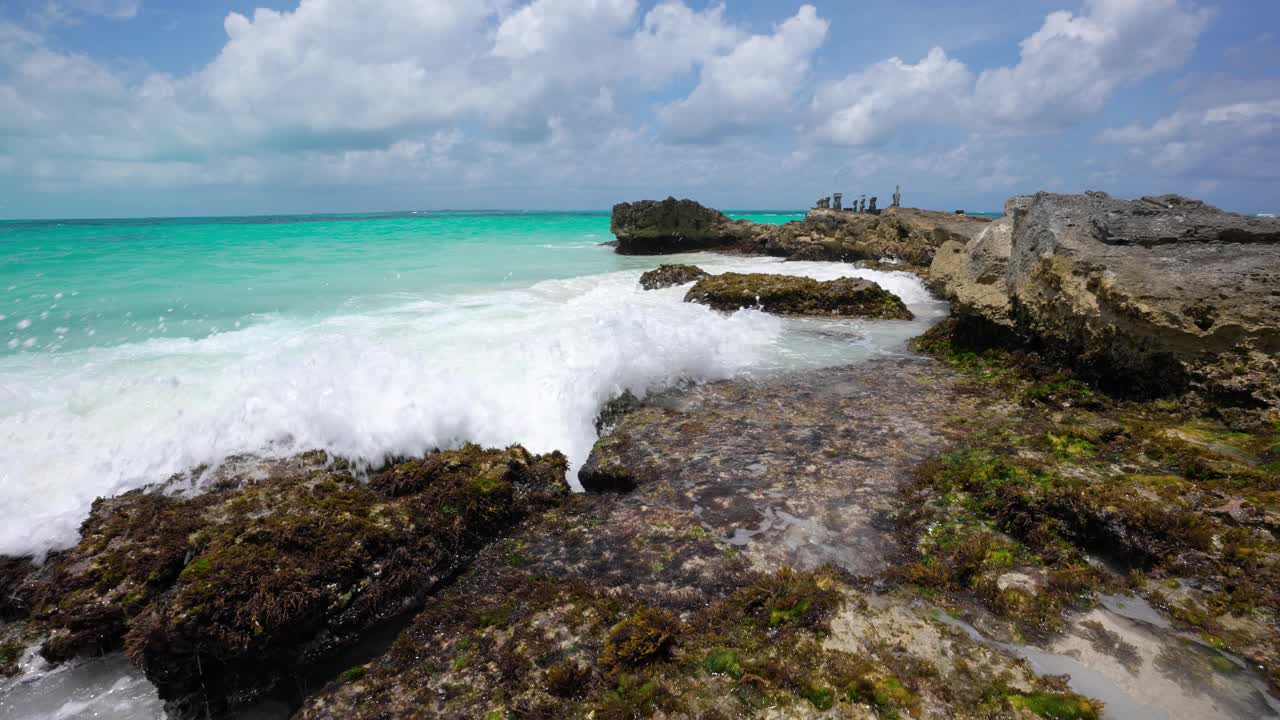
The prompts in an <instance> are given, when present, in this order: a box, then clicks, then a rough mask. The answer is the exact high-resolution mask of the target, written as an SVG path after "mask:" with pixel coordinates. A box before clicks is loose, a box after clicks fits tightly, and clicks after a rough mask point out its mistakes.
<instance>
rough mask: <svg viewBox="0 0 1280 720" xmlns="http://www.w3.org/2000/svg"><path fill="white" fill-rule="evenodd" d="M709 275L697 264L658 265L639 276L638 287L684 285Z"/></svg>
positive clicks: (658, 287)
mask: <svg viewBox="0 0 1280 720" xmlns="http://www.w3.org/2000/svg"><path fill="white" fill-rule="evenodd" d="M708 275H710V273H708V272H707V271H706V270H703V269H702V268H700V267H698V266H697V265H659V266H658V268H657V269H656V270H650V271H649V272H646V273H644V274H643V275H641V276H640V287H642V288H644V289H645V290H661V289H662V288H668V287H672V286H674V285H684V284H685V283H691V282H694V281H695V280H699V279H701V278H704V277H707V276H708Z"/></svg>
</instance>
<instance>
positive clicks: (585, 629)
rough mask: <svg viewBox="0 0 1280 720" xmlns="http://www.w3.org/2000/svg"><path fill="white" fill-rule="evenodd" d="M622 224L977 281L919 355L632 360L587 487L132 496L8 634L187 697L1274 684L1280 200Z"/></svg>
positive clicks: (732, 699)
mask: <svg viewBox="0 0 1280 720" xmlns="http://www.w3.org/2000/svg"><path fill="white" fill-rule="evenodd" d="M613 229H614V232H615V234H616V235H617V237H618V246H617V249H618V251H619V252H622V253H638V254H660V253H665V252H672V251H678V252H683V251H687V250H692V249H699V250H715V251H725V252H751V253H758V254H769V255H778V256H784V257H787V258H789V259H797V260H840V261H846V262H848V261H864V262H865V261H870V262H873V263H880V262H882V261H883V262H892V263H893V265H892V267H894V268H895V269H902V270H906V271H910V272H916V273H918V274H920V275H921V276H923V277H925V278H927V279H928V280H929V282H930V283H931V284H932V285H933V286H934V287H935V288H936V289H937V291H938V292H939V293H940V294H943V295H944V296H946V297H948V298H949V299H950V300H951V301H952V303H953V318H952V319H951V320H948V321H946V322H944V323H943V324H942V325H939V326H938V327H936V328H935V329H934V330H932V331H931V332H930V333H928V334H927V335H926V336H924V337H922V338H919V339H917V340H916V341H915V342H914V351H915V352H913V353H910V354H905V355H903V356H900V357H892V358H885V359H881V360H877V361H874V362H868V363H864V364H861V365H858V366H854V367H845V368H830V369H825V370H818V371H807V372H799V373H792V374H791V375H788V376H786V377H781V378H773V379H770V380H767V381H766V380H755V381H750V380H735V381H726V382H720V383H712V384H707V385H700V386H694V387H687V388H677V389H673V390H670V391H668V392H665V393H662V394H659V395H656V396H652V397H648V398H644V399H636V398H630V397H629V398H625V399H623V400H622V401H620V402H617V403H615V404H614V405H613V406H612V407H611V408H609V409H608V410H609V412H608V413H607V416H605V415H602V418H601V421H600V422H599V423H598V427H599V428H601V437H600V440H599V441H598V442H597V443H596V446H595V448H594V449H593V451H592V453H591V456H590V458H589V459H588V461H587V462H586V463H585V465H584V466H583V467H582V468H581V469H580V470H579V473H578V478H579V480H580V481H581V483H582V486H583V488H584V489H585V490H586V492H585V493H582V494H571V493H569V492H568V484H567V482H566V477H565V473H566V467H567V464H566V462H565V459H564V458H563V456H561V455H559V454H558V453H552V454H549V455H544V456H534V455H531V454H529V453H528V452H526V451H525V450H524V449H523V448H520V447H518V446H517V447H512V448H507V449H482V448H479V447H475V446H467V447H464V448H461V449H458V450H448V451H439V452H436V453H432V454H430V455H427V456H425V457H421V458H402V459H397V460H395V461H394V462H392V463H390V464H388V466H387V467H385V468H382V469H379V470H377V471H374V472H372V473H369V474H368V476H367V477H363V476H362V475H361V474H360V473H359V472H357V471H356V469H355V468H352V467H349V466H348V465H347V464H346V463H345V462H343V461H342V460H341V459H335V458H331V457H328V456H326V455H324V454H323V453H308V454H304V455H300V456H296V457H293V458H288V459H285V460H270V461H268V460H262V459H257V458H247V457H246V458H238V459H235V460H234V461H232V462H228V463H227V464H226V465H224V466H223V467H221V468H218V469H216V470H215V471H212V472H208V471H206V470H204V469H194V470H193V471H192V473H191V475H190V476H183V477H178V478H172V479H170V480H169V481H167V482H165V483H160V484H158V485H156V486H154V487H152V488H148V489H145V490H143V491H135V492H133V493H128V494H125V495H122V496H119V497H116V498H108V499H101V500H99V501H98V502H97V503H95V505H94V508H93V511H92V513H91V515H90V517H89V518H88V519H87V520H86V521H85V524H84V526H83V527H82V533H81V540H80V542H79V544H77V545H76V546H75V547H73V548H71V549H69V550H66V551H63V552H60V553H55V554H54V555H52V556H50V558H48V559H47V561H46V562H44V563H43V564H40V565H36V564H34V563H32V562H31V560H30V559H24V558H0V582H2V583H3V592H0V619H2V620H3V625H0V673H5V674H15V673H21V672H22V671H23V668H22V662H21V659H22V657H23V654H24V652H23V651H24V648H25V647H26V646H28V645H30V644H32V643H34V642H38V643H40V647H41V653H42V654H43V656H44V657H45V658H47V659H48V660H50V661H66V660H68V659H71V658H75V657H84V656H93V655H98V654H101V653H104V652H110V651H114V650H117V649H123V650H125V651H126V652H127V653H128V656H129V658H130V659H131V660H132V662H133V663H134V664H135V665H137V666H138V667H139V668H141V669H142V670H143V671H144V672H145V673H146V675H147V677H148V679H149V680H151V681H152V682H153V683H154V684H155V685H156V686H157V688H159V691H160V694H161V697H162V698H164V699H165V700H166V701H167V708H168V710H169V712H170V713H171V714H172V715H173V716H175V717H183V718H185V717H192V718H194V717H222V716H228V715H229V714H231V713H234V712H238V711H241V710H244V709H246V708H252V707H254V706H255V704H256V703H258V702H260V701H261V700H262V699H263V698H266V697H268V696H277V697H278V696H280V695H282V694H283V695H284V696H285V697H286V698H287V701H286V703H287V704H288V705H289V706H290V707H291V711H293V712H295V713H296V717H302V718H327V717H332V718H361V717H368V718H386V717H475V718H506V717H513V718H560V717H593V718H633V717H671V718H675V717H688V718H694V717H696V718H736V717H771V718H785V717H815V716H831V717H868V718H886V717H910V718H926V717H938V718H943V717H946V718H951V717H973V718H1031V717H1039V718H1056V719H1067V718H1097V717H1104V716H1107V717H1130V716H1137V715H1135V714H1134V713H1141V712H1146V711H1151V709H1152V708H1154V709H1156V710H1163V711H1165V712H1166V713H1167V714H1168V716H1169V717H1188V718H1190V717H1208V716H1222V717H1260V716H1263V715H1265V714H1266V713H1268V712H1275V711H1277V708H1278V707H1280V705H1278V703H1277V701H1276V700H1275V698H1274V695H1271V696H1270V697H1269V696H1268V690H1267V688H1268V685H1269V686H1270V692H1271V693H1275V692H1276V691H1277V690H1278V689H1280V592H1278V589H1280V395H1277V388H1280V373H1277V367H1280V366H1278V365H1277V362H1280V360H1278V356H1280V339H1278V338H1280V292H1277V291H1276V290H1275V288H1277V287H1280V222H1277V221H1275V220H1271V221H1263V220H1258V219H1244V218H1241V217H1240V216H1233V215H1230V214H1228V213H1222V212H1221V211H1218V210H1216V209H1213V208H1209V207H1208V206H1204V205H1202V204H1199V203H1196V202H1194V201H1189V200H1186V199H1183V198H1177V197H1173V196H1167V197H1162V198H1149V199H1143V200H1138V201H1119V200H1113V199H1111V198H1108V197H1106V196H1103V195H1101V194H1089V195H1084V196H1061V195H1049V194H1040V195H1036V196H1027V197H1021V198H1015V199H1013V200H1011V201H1010V203H1009V206H1008V208H1007V213H1006V216H1005V217H1004V218H1002V219H1000V220H997V221H994V222H993V221H988V220H984V219H978V218H964V217H957V216H954V215H948V214H943V213H930V212H927V211H918V210H911V209H905V208H891V209H888V210H886V211H884V212H883V213H882V214H880V215H877V216H858V215H853V214H850V213H840V212H838V211H834V210H814V211H812V212H811V213H809V215H808V217H806V219H805V220H804V221H801V222H798V223H788V224H787V225H781V226H767V225H756V224H754V223H744V222H742V221H732V220H729V219H728V218H726V217H725V216H723V215H722V214H720V213H718V212H717V211H714V210H711V209H709V208H703V207H702V206H699V205H697V204H696V203H692V202H691V201H676V200H674V199H668V200H667V201H662V202H644V203H626V204H622V205H620V206H619V207H618V208H615V213H614V218H613ZM695 271H696V272H695ZM655 273H657V274H655V275H650V274H646V278H647V280H645V281H643V282H645V286H646V287H649V286H650V285H652V286H653V287H655V288H659V287H669V286H674V285H684V284H688V283H693V284H692V285H691V288H690V290H689V291H688V295H687V297H686V299H688V300H690V301H704V302H708V303H709V304H711V305H712V306H713V307H717V308H722V309H726V310H732V309H736V308H739V307H744V306H749V307H762V308H763V309H765V310H771V311H775V312H782V313H788V312H798V313H802V314H812V313H814V312H816V313H819V314H825V315H829V314H830V313H831V312H832V310H833V309H842V308H843V309H844V310H846V311H849V312H852V313H854V314H857V315H863V316H870V317H881V318H883V317H889V318H892V317H901V316H902V315H901V312H903V311H906V308H905V307H904V306H902V303H901V301H900V300H898V299H897V298H896V297H894V296H892V295H889V294H888V293H885V292H884V291H883V290H882V289H881V288H879V286H876V285H875V284H874V283H867V282H865V281H861V280H855V279H852V278H846V279H845V280H847V282H845V280H842V281H835V283H834V284H827V283H817V282H816V281H808V282H807V283H797V282H794V280H795V279H794V278H792V279H790V280H787V281H783V280H781V279H778V278H777V277H775V276H761V277H760V278H756V279H752V280H751V281H750V283H751V284H750V286H749V287H748V286H746V285H744V284H743V283H746V282H747V281H746V280H742V278H750V277H751V276H738V277H736V278H735V277H725V276H707V275H706V273H704V272H702V271H701V270H698V269H697V268H693V269H692V270H690V269H688V268H687V267H686V268H684V269H681V268H680V267H679V266H664V269H662V270H661V271H655ZM740 285H741V286H742V287H739V286H740ZM722 286H723V287H722ZM699 288H701V290H699ZM762 288H765V289H766V290H762ZM713 291H714V292H713ZM770 293H774V294H773V295H771V294H770ZM839 293H842V294H839ZM885 295H887V296H888V297H887V298H886V297H884V296H885ZM773 297H777V298H783V299H784V300H785V302H784V301H783V300H776V301H775V300H771V299H770V298H773ZM713 298H714V299H713ZM849 298H854V299H856V302H854V301H853V300H849ZM894 301H896V305H895V304H894ZM851 308H852V309H851ZM869 308H873V309H874V311H873V310H872V309H869ZM210 475H211V477H210ZM196 476H200V477H201V484H202V486H203V489H204V491H203V492H200V493H198V494H195V493H192V492H191V490H192V488H193V485H194V483H193V479H194V478H195V477H196ZM372 638H386V639H385V640H380V641H378V640H373V639H372ZM1073 663H1074V664H1073ZM1064 672H1069V673H1070V674H1071V675H1072V680H1071V681H1068V680H1067V679H1066V678H1064V677H1061V676H1060V674H1061V673H1064ZM1081 678H1087V679H1088V682H1087V683H1085V684H1082V682H1081ZM1107 708H1109V709H1110V710H1109V712H1110V713H1112V714H1110V715H1104V713H1106V712H1108V710H1107Z"/></svg>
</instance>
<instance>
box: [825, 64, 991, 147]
mask: <svg viewBox="0 0 1280 720" xmlns="http://www.w3.org/2000/svg"><path fill="white" fill-rule="evenodd" d="M972 84H973V75H972V74H971V73H970V72H969V69H968V68H967V67H965V65H964V63H962V62H960V61H959V60H954V59H951V58H948V57H947V53H946V52H945V51H943V50H942V48H933V49H932V50H930V51H929V54H928V55H926V56H925V57H924V58H923V59H922V60H920V62H918V63H916V64H914V65H911V64H908V63H905V62H903V61H902V60H900V59H899V58H896V57H895V58H889V59H888V60H883V61H881V62H878V63H876V64H874V65H871V66H870V67H868V68H867V69H866V70H863V71H861V72H857V73H852V74H850V75H848V76H846V77H845V78H844V79H843V80H841V81H839V82H835V83H830V84H828V85H824V86H823V87H822V88H820V89H819V90H818V93H817V96H816V97H814V100H813V112H814V115H815V116H816V117H817V118H819V120H818V124H817V127H816V129H815V133H816V135H817V137H818V138H819V139H820V140H822V141H824V142H831V143H835V144H840V145H869V144H874V143H877V142H879V141H881V140H883V139H884V138H885V137H887V136H888V135H889V134H890V133H892V132H893V131H894V130H895V129H897V128H898V127H900V126H902V125H909V124H918V123H920V122H921V120H922V119H930V118H932V119H934V120H935V121H943V122H947V121H953V120H954V119H955V118H956V117H957V115H958V113H959V112H960V105H961V102H962V98H963V96H964V94H965V93H966V92H967V91H968V90H969V88H970V87H971V86H972Z"/></svg>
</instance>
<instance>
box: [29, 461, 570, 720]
mask: <svg viewBox="0 0 1280 720" xmlns="http://www.w3.org/2000/svg"><path fill="white" fill-rule="evenodd" d="M328 460H329V459H328V458H327V457H326V456H325V455H324V454H323V453H309V454H306V455H302V456H297V457H295V458H291V459H289V460H286V461H283V462H280V463H271V462H262V463H260V464H257V466H256V467H253V466H254V465H255V464H254V463H253V462H252V461H250V460H249V459H247V458H246V459H241V460H240V461H239V465H240V466H241V469H242V470H247V471H246V472H243V474H239V475H235V474H234V473H232V475H233V476H231V477H227V476H223V477H221V478H220V480H219V483H218V484H217V485H215V487H214V488H213V490H212V492H209V493H205V494H200V495H196V496H194V497H192V498H190V499H186V498H182V497H175V496H172V495H166V494H160V493H158V492H146V491H135V492H132V493H128V494H126V495H122V496H119V497H116V498H111V499H108V500H99V501H98V502H97V503H95V505H94V508H93V511H92V513H91V515H90V517H89V519H88V520H86V522H85V524H84V527H83V530H82V538H81V541H80V543H78V544H77V545H76V546H75V547H73V548H71V549H70V550H67V551H65V552H63V553H61V554H58V555H56V556H54V557H52V558H50V560H49V562H47V563H46V564H45V565H44V566H43V567H42V568H41V569H40V570H38V571H37V572H34V573H32V574H31V575H29V576H28V577H27V578H26V579H25V580H24V582H23V584H22V585H21V586H20V587H19V589H18V594H19V596H20V597H22V598H23V599H24V605H25V606H26V607H29V608H30V609H31V614H32V618H33V619H34V620H35V621H36V622H38V623H40V624H41V625H42V626H43V627H44V629H45V630H46V631H47V632H48V639H47V640H46V641H45V642H44V646H43V649H42V652H43V654H44V655H45V656H46V657H48V658H49V659H51V660H55V661H56V660H64V659H67V658H69V657H72V656H75V655H92V654H100V653H102V652H105V651H107V650H110V649H113V648H115V647H119V646H120V645H121V643H122V642H123V644H124V647H125V650H126V652H127V653H128V654H129V656H130V658H131V660H132V661H133V662H134V664H135V665H137V666H138V667H140V668H141V669H143V670H144V671H145V672H146V675H147V677H148V679H149V680H151V682H153V683H154V684H155V685H156V686H157V688H158V689H159V691H160V695H161V697H162V698H163V699H165V700H166V701H168V703H169V705H168V706H169V708H170V710H171V712H173V713H175V714H177V715H179V716H196V715H199V716H203V715H205V714H208V713H212V714H214V715H217V714H220V713H221V712H223V711H224V710H226V709H229V708H233V707H236V706H239V705H244V704H246V703H248V702H251V701H253V700H254V699H255V698H257V697H258V696H260V695H261V694H262V693H263V692H265V691H268V690H270V689H271V688H272V687H273V686H274V685H275V684H276V683H277V682H278V681H280V680H281V679H283V678H285V677H289V676H291V675H295V674H297V673H299V672H302V671H303V670H304V669H305V668H306V667H308V666H310V665H312V664H314V663H316V662H318V661H320V660H322V659H324V658H326V657H327V656H329V655H331V654H332V653H333V652H334V651H336V650H338V649H341V648H343V647H346V646H349V645H351V644H352V643H354V642H355V641H356V640H357V639H358V637H359V636H360V635H361V634H362V633H364V632H366V631H368V630H369V629H370V628H371V627H373V626H374V625H375V624H377V623H379V622H381V621H385V620H387V619H389V618H391V617H393V616H395V615H397V614H400V613H403V612H404V611H406V610H408V609H411V608H413V607H415V606H416V605H417V603H419V602H420V601H421V599H422V598H423V597H424V596H425V594H426V593H428V592H430V591H431V590H432V589H433V588H434V587H435V586H436V585H437V584H438V583H439V582H441V581H442V580H445V579H448V578H450V577H451V576H452V575H453V574H455V573H456V572H457V571H458V570H459V569H460V568H461V567H463V565H464V564H465V563H466V562H467V561H468V560H469V559H470V556H471V555H472V554H474V552H475V551H476V550H478V549H479V547H481V546H482V545H484V544H485V543H486V542H487V541H489V540H490V539H492V538H493V537H495V536H497V535H498V534H500V533H501V532H502V531H503V530H505V529H506V528H508V527H510V526H511V525H512V524H513V523H515V522H517V521H518V520H520V519H521V518H523V517H525V516H526V515H528V514H530V513H532V512H535V511H538V510H540V509H542V508H544V507H547V506H551V505H554V504H555V503H557V502H559V501H560V500H561V499H563V497H564V496H565V495H566V494H567V490H568V487H567V485H566V483H565V482H564V471H565V466H566V462H565V459H564V457H563V456H560V455H558V454H554V455H547V456H533V455H530V454H528V453H527V452H525V451H524V450H523V449H522V448H520V447H518V446H517V447H513V448H510V449H507V450H482V449H480V448H478V447H476V446H466V447H464V448H462V449H460V450H454V451H447V452H440V453H435V454H432V455H429V456H426V457H425V458H420V459H414V460H406V461H402V462H398V463H395V464H393V465H391V466H389V467H388V468H386V469H384V470H382V471H379V472H377V473H374V474H373V475H371V476H370V477H369V479H368V481H367V482H363V481H361V480H359V479H357V478H356V477H355V476H354V475H353V474H352V472H350V471H349V470H348V469H347V468H346V467H345V466H344V465H343V464H342V463H331V462H329V461H328ZM235 465H236V463H233V464H232V466H231V467H233V468H234V467H235ZM246 466H249V467H252V469H247V468H246ZM264 470H265V472H261V471H264ZM179 482H180V480H179V479H175V481H174V482H171V483H170V484H168V486H167V488H165V489H167V490H169V491H172V490H173V489H174V484H175V483H179Z"/></svg>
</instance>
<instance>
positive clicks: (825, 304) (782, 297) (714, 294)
mask: <svg viewBox="0 0 1280 720" xmlns="http://www.w3.org/2000/svg"><path fill="white" fill-rule="evenodd" d="M684 299H685V302H695V303H701V304H703V305H710V306H711V307H713V308H715V309H717V310H738V309H740V308H747V307H752V308H759V309H761V310H763V311H765V312H770V313H777V314H779V315H842V316H850V317H863V318H875V319H885V320H910V319H911V318H913V317H914V315H912V314H911V311H910V310H908V309H907V306H906V305H904V304H903V303H902V299H901V298H899V297H898V296H897V295H894V294H893V293H891V292H889V291H887V290H885V289H884V288H881V287H880V286H879V285H877V284H876V283H874V282H872V281H870V280H864V279H862V278H849V277H842V278H839V279H837V280H829V281H827V282H820V281H818V280H814V279H813V278H807V277H796V276H794V275H770V274H766V273H723V274H721V275H710V276H708V277H705V278H702V279H701V280H699V281H698V282H696V283H694V286H693V287H691V288H689V292H688V293H687V294H686V295H685V296H684Z"/></svg>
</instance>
